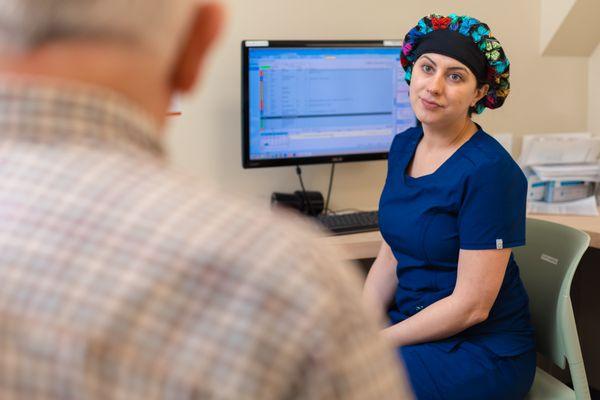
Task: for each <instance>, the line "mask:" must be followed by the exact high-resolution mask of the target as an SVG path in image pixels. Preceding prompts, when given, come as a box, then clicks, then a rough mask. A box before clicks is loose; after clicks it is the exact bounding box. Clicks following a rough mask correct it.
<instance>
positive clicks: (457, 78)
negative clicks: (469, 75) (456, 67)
mask: <svg viewBox="0 0 600 400" xmlns="http://www.w3.org/2000/svg"><path fill="white" fill-rule="evenodd" d="M450 80H452V81H454V82H459V81H461V80H462V76H460V75H459V74H450Z"/></svg>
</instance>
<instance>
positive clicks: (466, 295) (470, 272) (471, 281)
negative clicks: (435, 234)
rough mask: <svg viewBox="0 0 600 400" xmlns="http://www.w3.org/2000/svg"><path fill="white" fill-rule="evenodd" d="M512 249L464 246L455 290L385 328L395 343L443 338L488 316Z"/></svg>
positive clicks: (461, 251)
mask: <svg viewBox="0 0 600 400" xmlns="http://www.w3.org/2000/svg"><path fill="white" fill-rule="evenodd" d="M510 252H511V250H510V249H502V250H462V249H461V250H460V253H459V257H458V273H457V279H456V286H455V287H454V291H453V292H452V294H451V295H450V296H448V297H445V298H443V299H441V300H438V301H437V302H435V303H433V304H431V305H430V306H429V307H427V308H425V309H423V310H422V311H420V312H419V313H417V314H415V315H413V316H412V317H410V318H408V319H406V320H404V321H402V322H399V323H397V324H395V325H393V326H391V327H389V328H386V329H384V330H383V334H384V336H386V337H387V338H388V339H389V340H390V341H391V342H392V344H393V345H394V346H403V345H410V344H415V343H422V342H430V341H434V340H440V339H444V338H447V337H449V336H452V335H454V334H457V333H459V332H462V331H464V330H465V329H467V328H469V327H471V326H473V325H475V324H478V323H480V322H483V321H485V320H486V319H487V317H488V314H489V311H490V309H491V308H492V306H493V304H494V301H496V297H497V296H498V292H499V291H500V286H501V285H502V281H503V280H504V273H505V271H506V267H507V265H508V259H509V257H510Z"/></svg>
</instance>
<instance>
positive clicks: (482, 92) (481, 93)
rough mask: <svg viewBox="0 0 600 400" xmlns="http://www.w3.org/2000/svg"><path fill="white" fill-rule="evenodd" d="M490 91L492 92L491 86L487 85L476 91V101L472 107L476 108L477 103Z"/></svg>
mask: <svg viewBox="0 0 600 400" xmlns="http://www.w3.org/2000/svg"><path fill="white" fill-rule="evenodd" d="M488 90H490V85H488V84H487V83H486V84H485V85H482V86H481V87H478V88H477V89H476V90H475V99H473V102H472V103H471V107H475V104H477V102H478V101H479V100H481V99H483V98H484V97H485V95H486V94H487V92H488Z"/></svg>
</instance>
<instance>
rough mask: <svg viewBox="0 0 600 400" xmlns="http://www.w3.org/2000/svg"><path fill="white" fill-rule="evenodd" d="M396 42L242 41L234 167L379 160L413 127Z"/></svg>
mask: <svg viewBox="0 0 600 400" xmlns="http://www.w3.org/2000/svg"><path fill="white" fill-rule="evenodd" d="M400 52H401V42H399V41H380V40H379V41H374V40H369V41H243V42H242V119H243V120H242V165H243V167H244V168H256V167H272V166H284V165H301V164H316V163H331V162H336V163H338V162H346V161H365V160H380V159H386V158H387V154H388V150H389V148H390V145H391V142H392V139H393V138H394V136H395V135H396V134H397V133H399V132H402V131H404V130H405V129H407V128H409V127H411V126H414V125H415V123H416V118H415V115H414V113H413V111H412V108H411V106H410V101H409V97H408V86H407V84H406V82H405V81H404V70H403V69H402V67H401V65H400Z"/></svg>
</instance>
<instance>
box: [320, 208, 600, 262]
mask: <svg viewBox="0 0 600 400" xmlns="http://www.w3.org/2000/svg"><path fill="white" fill-rule="evenodd" d="M599 211H600V208H599ZM528 217H529V218H536V219H542V220H545V221H551V222H556V223H559V224H563V225H568V226H572V227H574V228H577V229H581V230H582V231H585V232H587V234H588V235H590V237H591V242H590V247H595V248H597V249H600V217H583V216H576V215H546V214H531V215H528ZM323 240H324V241H325V243H326V244H327V245H328V246H332V247H334V248H337V249H338V251H339V253H340V255H341V256H342V258H344V259H346V260H357V259H361V258H375V257H376V256H377V252H378V251H379V246H381V241H382V240H383V239H382V238H381V234H380V233H379V231H376V232H365V233H355V234H351V235H339V236H328V237H326V238H324V239H323Z"/></svg>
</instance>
